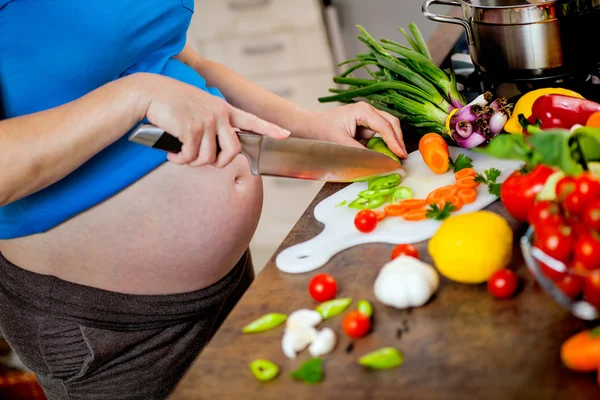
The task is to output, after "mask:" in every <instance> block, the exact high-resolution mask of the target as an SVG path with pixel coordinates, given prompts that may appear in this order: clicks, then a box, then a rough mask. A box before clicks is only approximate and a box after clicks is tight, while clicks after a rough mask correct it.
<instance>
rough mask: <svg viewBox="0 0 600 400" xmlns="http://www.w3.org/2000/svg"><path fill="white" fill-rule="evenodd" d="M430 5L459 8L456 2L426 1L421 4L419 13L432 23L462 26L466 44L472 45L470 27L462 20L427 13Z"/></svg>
mask: <svg viewBox="0 0 600 400" xmlns="http://www.w3.org/2000/svg"><path fill="white" fill-rule="evenodd" d="M432 4H444V5H447V6H458V7H460V3H459V2H458V1H454V0H426V1H425V3H423V7H421V11H422V12H423V15H424V16H425V18H427V19H430V20H432V21H436V22H444V23H448V24H457V25H462V26H463V28H465V31H466V32H467V44H468V45H472V44H473V31H472V30H471V25H470V24H469V23H468V22H467V21H465V20H464V19H462V18H457V17H450V16H447V15H438V14H434V13H432V12H431V11H429V7H431V5H432Z"/></svg>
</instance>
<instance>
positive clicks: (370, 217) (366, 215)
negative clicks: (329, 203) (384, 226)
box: [354, 210, 377, 233]
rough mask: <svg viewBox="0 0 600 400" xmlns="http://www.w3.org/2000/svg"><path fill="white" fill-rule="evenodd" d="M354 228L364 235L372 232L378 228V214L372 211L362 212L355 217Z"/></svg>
mask: <svg viewBox="0 0 600 400" xmlns="http://www.w3.org/2000/svg"><path fill="white" fill-rule="evenodd" d="M354 226H356V229H358V230H359V231H361V232H362V233H369V232H372V231H373V230H374V229H375V227H376V226H377V214H375V213H374V212H373V211H371V210H361V211H359V212H358V214H356V217H354Z"/></svg>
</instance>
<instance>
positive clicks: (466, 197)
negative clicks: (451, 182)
mask: <svg viewBox="0 0 600 400" xmlns="http://www.w3.org/2000/svg"><path fill="white" fill-rule="evenodd" d="M456 195H457V196H458V198H459V199H461V200H462V202H463V204H471V203H475V200H476V199H477V191H476V190H475V189H470V188H466V189H460V190H459V191H458V192H456Z"/></svg>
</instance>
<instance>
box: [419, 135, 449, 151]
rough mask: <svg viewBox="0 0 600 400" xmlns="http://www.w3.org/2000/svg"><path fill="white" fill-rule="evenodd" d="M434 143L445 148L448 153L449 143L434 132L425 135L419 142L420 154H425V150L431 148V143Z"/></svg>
mask: <svg viewBox="0 0 600 400" xmlns="http://www.w3.org/2000/svg"><path fill="white" fill-rule="evenodd" d="M434 142H437V143H439V144H440V145H441V146H442V147H445V148H446V151H447V150H448V143H446V141H445V140H444V138H443V137H441V136H440V135H439V134H437V133H433V132H432V133H427V134H425V135H423V137H422V138H421V139H420V140H419V152H420V153H423V150H424V149H425V148H426V147H427V146H429V145H430V143H434Z"/></svg>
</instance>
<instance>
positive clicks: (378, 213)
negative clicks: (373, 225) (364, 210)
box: [373, 210, 386, 221]
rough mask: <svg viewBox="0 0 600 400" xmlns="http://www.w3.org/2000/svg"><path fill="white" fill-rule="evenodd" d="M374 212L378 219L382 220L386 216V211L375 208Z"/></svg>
mask: <svg viewBox="0 0 600 400" xmlns="http://www.w3.org/2000/svg"><path fill="white" fill-rule="evenodd" d="M373 212H374V213H375V216H376V217H377V221H382V220H384V219H385V217H386V213H385V212H384V211H377V210H374V211H373Z"/></svg>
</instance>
